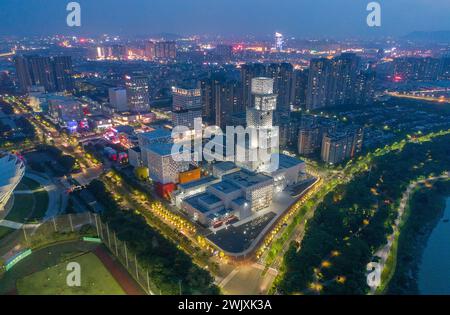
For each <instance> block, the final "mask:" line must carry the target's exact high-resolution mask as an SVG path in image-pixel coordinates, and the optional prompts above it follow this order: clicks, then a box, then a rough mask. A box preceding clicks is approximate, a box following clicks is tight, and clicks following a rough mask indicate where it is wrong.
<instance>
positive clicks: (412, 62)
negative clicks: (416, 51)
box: [393, 57, 441, 81]
mask: <svg viewBox="0 0 450 315" xmlns="http://www.w3.org/2000/svg"><path fill="white" fill-rule="evenodd" d="M440 64H441V61H440V60H439V59H437V58H431V57H426V58H420V57H401V58H396V59H395V60H394V62H393V75H394V76H395V77H398V78H401V79H402V80H405V81H433V80H437V78H438V77H439V69H440Z"/></svg>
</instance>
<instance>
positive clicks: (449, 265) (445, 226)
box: [418, 197, 450, 295]
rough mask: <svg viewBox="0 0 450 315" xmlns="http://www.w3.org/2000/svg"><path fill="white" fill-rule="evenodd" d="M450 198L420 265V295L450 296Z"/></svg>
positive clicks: (429, 240)
mask: <svg viewBox="0 0 450 315" xmlns="http://www.w3.org/2000/svg"><path fill="white" fill-rule="evenodd" d="M448 219H450V197H449V198H447V200H446V208H445V213H444V216H443V217H442V219H441V220H440V221H439V223H438V225H437V226H436V227H435V228H434V230H433V232H432V233H431V235H430V237H429V239H428V242H427V245H426V247H425V250H424V251H423V256H422V261H421V264H420V265H419V274H418V286H419V292H420V294H439V295H442V294H450V222H444V220H448Z"/></svg>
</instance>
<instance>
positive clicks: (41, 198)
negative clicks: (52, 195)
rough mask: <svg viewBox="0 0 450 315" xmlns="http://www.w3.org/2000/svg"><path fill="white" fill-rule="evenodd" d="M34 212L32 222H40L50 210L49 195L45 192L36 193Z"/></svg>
mask: <svg viewBox="0 0 450 315" xmlns="http://www.w3.org/2000/svg"><path fill="white" fill-rule="evenodd" d="M33 195H34V200H35V203H34V210H33V213H32V215H31V217H30V219H31V220H40V219H42V218H43V217H44V216H45V212H47V208H48V193H47V192H46V191H45V190H43V191H38V192H35V193H34V194H33Z"/></svg>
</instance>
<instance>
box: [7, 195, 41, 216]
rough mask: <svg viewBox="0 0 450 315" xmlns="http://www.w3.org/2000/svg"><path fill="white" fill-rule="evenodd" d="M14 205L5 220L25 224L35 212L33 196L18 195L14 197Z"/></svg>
mask: <svg viewBox="0 0 450 315" xmlns="http://www.w3.org/2000/svg"><path fill="white" fill-rule="evenodd" d="M13 198H14V205H13V207H12V209H11V210H10V211H9V213H8V215H7V216H6V218H5V219H7V220H10V221H14V222H22V223H23V222H25V219H26V218H28V217H29V216H30V214H31V212H32V211H33V207H34V197H33V194H16V195H14V197H13Z"/></svg>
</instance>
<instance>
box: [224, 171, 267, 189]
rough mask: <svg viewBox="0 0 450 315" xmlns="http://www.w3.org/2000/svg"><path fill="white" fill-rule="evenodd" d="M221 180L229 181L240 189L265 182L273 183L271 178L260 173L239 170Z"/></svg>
mask: <svg viewBox="0 0 450 315" xmlns="http://www.w3.org/2000/svg"><path fill="white" fill-rule="evenodd" d="M223 180H224V181H225V180H226V181H229V182H231V183H233V184H234V185H236V186H239V187H241V188H247V187H251V186H253V185H257V184H259V183H263V182H266V181H273V178H272V177H270V176H267V175H264V174H261V173H254V172H250V171H247V170H240V171H237V172H234V173H231V174H228V175H224V176H223Z"/></svg>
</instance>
